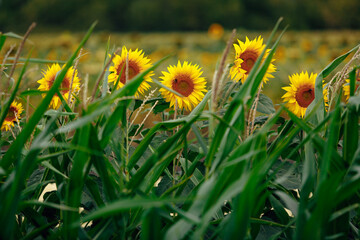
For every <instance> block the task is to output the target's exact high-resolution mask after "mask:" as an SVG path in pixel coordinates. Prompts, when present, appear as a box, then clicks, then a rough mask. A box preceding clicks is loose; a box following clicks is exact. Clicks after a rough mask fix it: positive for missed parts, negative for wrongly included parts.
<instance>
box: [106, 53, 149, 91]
mask: <svg viewBox="0 0 360 240" xmlns="http://www.w3.org/2000/svg"><path fill="white" fill-rule="evenodd" d="M128 54H129V57H128V59H129V60H128V61H129V62H128V81H130V80H131V79H132V78H133V77H135V76H136V75H137V74H139V73H141V72H142V71H144V70H146V69H148V68H150V67H151V66H152V64H150V59H149V58H147V57H144V53H143V51H142V50H138V49H136V50H135V51H133V50H131V49H130V50H127V49H126V47H125V46H124V47H123V48H122V51H121V54H120V55H117V54H115V57H114V58H113V60H112V61H113V63H114V65H113V66H110V68H109V71H110V74H109V77H108V81H109V83H111V82H113V83H114V84H115V83H116V82H117V80H118V78H119V75H120V73H121V76H120V79H119V81H118V85H117V88H118V89H119V88H122V87H123V86H124V85H125V83H126V73H125V72H126V58H127V55H128ZM153 75H154V72H153V71H151V72H149V73H148V74H147V75H146V76H145V77H144V81H143V82H142V83H141V84H140V86H139V88H138V90H137V92H136V94H135V96H139V94H142V95H144V92H145V91H146V90H148V89H149V88H150V85H149V82H151V81H152V80H151V76H153Z"/></svg>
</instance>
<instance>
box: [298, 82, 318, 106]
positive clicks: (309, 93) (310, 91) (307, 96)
mask: <svg viewBox="0 0 360 240" xmlns="http://www.w3.org/2000/svg"><path fill="white" fill-rule="evenodd" d="M314 98H315V91H314V87H313V86H311V85H303V86H301V87H300V88H299V89H298V91H297V92H296V96H295V99H296V102H297V103H298V104H299V105H300V107H303V108H307V107H308V106H309V105H310V103H311V102H312V101H313V100H314Z"/></svg>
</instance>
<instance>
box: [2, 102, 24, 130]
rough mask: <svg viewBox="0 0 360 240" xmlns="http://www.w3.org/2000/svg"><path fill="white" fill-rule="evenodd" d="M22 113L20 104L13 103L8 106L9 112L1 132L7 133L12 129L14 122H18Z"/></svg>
mask: <svg viewBox="0 0 360 240" xmlns="http://www.w3.org/2000/svg"><path fill="white" fill-rule="evenodd" d="M23 111H24V109H23V106H22V104H21V103H16V102H15V101H13V102H12V103H11V105H10V108H9V111H8V113H7V115H6V117H5V120H4V122H3V124H2V125H1V130H2V131H3V130H5V131H9V130H10V128H11V127H14V122H17V121H19V120H20V115H21V113H22V112H23Z"/></svg>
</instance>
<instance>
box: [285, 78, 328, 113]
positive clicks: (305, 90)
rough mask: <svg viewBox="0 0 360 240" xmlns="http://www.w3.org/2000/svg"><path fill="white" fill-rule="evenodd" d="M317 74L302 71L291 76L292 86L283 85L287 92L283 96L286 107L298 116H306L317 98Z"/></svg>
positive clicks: (325, 100)
mask: <svg viewBox="0 0 360 240" xmlns="http://www.w3.org/2000/svg"><path fill="white" fill-rule="evenodd" d="M316 77H317V74H316V73H315V74H314V73H311V74H310V75H309V74H308V72H305V73H304V72H301V73H300V74H297V73H295V74H293V75H292V76H289V80H290V86H288V87H283V88H282V89H284V90H285V91H286V93H285V94H284V95H283V96H282V98H283V101H284V102H286V107H287V108H288V109H289V110H290V111H292V112H293V113H294V114H295V115H297V116H298V117H304V116H305V113H306V109H307V107H308V106H309V105H310V103H311V102H312V101H313V100H314V99H315V80H316ZM323 95H324V102H325V106H327V102H328V99H327V88H324V90H323Z"/></svg>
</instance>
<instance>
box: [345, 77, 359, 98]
mask: <svg viewBox="0 0 360 240" xmlns="http://www.w3.org/2000/svg"><path fill="white" fill-rule="evenodd" d="M345 81H346V83H345V84H344V86H343V90H344V95H345V97H346V101H348V100H349V97H350V79H346V80H345ZM359 84H360V71H358V74H357V78H356V82H355V92H356V90H357V89H358V87H359Z"/></svg>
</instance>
